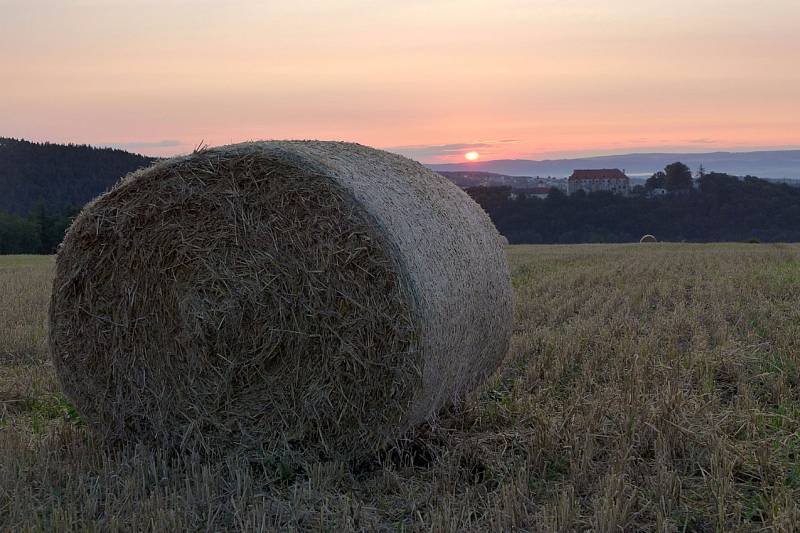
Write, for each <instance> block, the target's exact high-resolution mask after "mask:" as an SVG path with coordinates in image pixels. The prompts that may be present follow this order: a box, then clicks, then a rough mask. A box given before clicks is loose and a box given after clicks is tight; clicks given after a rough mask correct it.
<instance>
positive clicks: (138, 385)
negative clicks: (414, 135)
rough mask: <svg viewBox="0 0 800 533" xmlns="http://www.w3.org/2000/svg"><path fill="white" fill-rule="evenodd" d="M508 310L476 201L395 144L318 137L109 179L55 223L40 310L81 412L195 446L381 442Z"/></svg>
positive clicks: (466, 364) (442, 391) (476, 377)
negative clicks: (51, 276) (390, 148)
mask: <svg viewBox="0 0 800 533" xmlns="http://www.w3.org/2000/svg"><path fill="white" fill-rule="evenodd" d="M511 327H512V292H511V286H510V280H509V273H508V267H507V264H506V260H505V257H504V253H503V250H502V245H501V239H500V237H499V235H498V234H497V232H496V230H495V229H494V227H493V226H492V224H491V222H490V221H489V219H488V217H487V216H486V214H485V213H484V212H483V211H482V210H481V209H480V207H478V206H477V204H475V203H474V202H473V201H472V200H471V199H470V198H469V197H468V196H467V195H466V194H465V193H464V192H463V191H461V190H460V189H458V188H457V187H455V186H454V185H453V184H451V183H450V182H449V181H447V180H446V179H445V178H443V177H441V176H439V175H438V174H436V173H434V172H431V171H429V170H428V169H426V168H424V167H423V166H422V165H419V164H418V163H415V162H413V161H411V160H409V159H406V158H403V157H400V156H397V155H394V154H390V153H387V152H382V151H379V150H375V149H372V148H368V147H365V146H361V145H357V144H349V143H338V142H321V141H269V142H255V143H243V144H238V145H232V146H227V147H221V148H214V149H208V150H203V151H200V152H196V153H194V154H192V155H190V156H186V157H180V158H175V159H171V160H167V161H163V162H159V163H157V164H155V165H154V166H152V167H150V168H148V169H145V170H142V171H139V172H136V173H133V174H131V175H129V176H127V177H126V178H124V179H123V180H122V181H121V182H120V183H119V184H118V185H117V186H116V187H115V188H114V189H112V190H111V191H110V192H108V193H106V194H105V195H103V196H101V197H99V198H98V199H96V200H95V201H93V202H92V203H90V204H89V205H87V206H86V207H85V208H84V210H83V211H82V212H81V214H80V215H79V216H78V218H77V219H76V220H75V222H74V223H73V225H72V227H71V228H70V230H69V231H68V233H67V236H66V238H65V240H64V243H63V244H62V246H61V248H60V250H59V253H58V257H57V271H56V279H55V281H54V287H53V296H52V302H51V307H50V345H51V350H52V355H53V359H54V363H55V366H56V370H57V373H58V375H59V378H60V380H61V382H62V384H63V387H64V389H65V392H66V393H67V395H68V396H69V397H70V399H71V400H72V401H73V402H74V403H75V405H76V407H77V408H78V410H79V411H80V412H81V414H82V415H83V416H84V418H85V419H86V420H87V421H88V422H89V424H90V425H91V426H92V427H93V428H95V429H96V430H97V431H98V432H99V433H100V434H102V435H103V436H105V437H107V438H110V439H114V440H116V439H122V440H137V441H149V442H156V443H158V444H161V445H165V446H177V447H191V448H200V449H203V450H207V451H216V450H223V449H229V448H232V447H234V448H238V447H244V448H249V449H267V450H272V449H275V448H279V447H280V448H287V447H293V448H298V447H300V448H303V449H308V448H313V449H319V450H321V451H323V452H325V453H328V454H331V455H354V454H358V453H360V452H363V451H368V450H372V449H375V448H377V447H380V446H382V445H383V444H385V443H386V442H387V441H389V440H391V439H393V438H396V437H399V436H401V435H402V434H403V433H404V432H405V431H407V430H408V429H409V428H411V427H413V426H415V425H417V424H419V423H421V422H423V421H426V420H430V419H431V418H432V417H435V415H436V413H437V412H438V411H439V410H440V409H441V408H442V407H443V406H445V405H446V404H448V403H450V402H452V401H454V400H457V399H458V398H459V397H461V396H463V395H464V394H466V393H469V392H470V391H472V390H474V389H475V388H476V387H477V386H478V385H479V384H480V383H481V382H482V381H483V380H484V379H485V378H486V377H487V376H488V375H489V374H491V373H492V372H493V371H494V370H495V369H496V368H497V366H498V364H499V363H500V361H501V359H502V357H503V355H504V353H505V351H506V348H507V345H508V341H509V337H510V334H511Z"/></svg>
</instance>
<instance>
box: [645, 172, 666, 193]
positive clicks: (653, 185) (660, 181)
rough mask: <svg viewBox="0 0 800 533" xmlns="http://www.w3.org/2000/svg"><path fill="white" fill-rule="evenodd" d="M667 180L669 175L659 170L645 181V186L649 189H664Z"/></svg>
mask: <svg viewBox="0 0 800 533" xmlns="http://www.w3.org/2000/svg"><path fill="white" fill-rule="evenodd" d="M666 181H667V175H666V174H664V172H663V171H661V170H659V171H658V172H656V173H655V174H653V175H652V176H650V177H649V178H647V181H645V182H644V186H645V188H646V189H647V190H653V189H663V188H664V187H665V184H666Z"/></svg>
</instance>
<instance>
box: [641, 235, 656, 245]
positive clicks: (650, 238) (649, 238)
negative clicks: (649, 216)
mask: <svg viewBox="0 0 800 533" xmlns="http://www.w3.org/2000/svg"><path fill="white" fill-rule="evenodd" d="M639 242H641V243H647V242H658V240H657V239H656V238H655V237H653V236H652V235H650V234H649V233H648V234H647V235H642V238H641V239H639Z"/></svg>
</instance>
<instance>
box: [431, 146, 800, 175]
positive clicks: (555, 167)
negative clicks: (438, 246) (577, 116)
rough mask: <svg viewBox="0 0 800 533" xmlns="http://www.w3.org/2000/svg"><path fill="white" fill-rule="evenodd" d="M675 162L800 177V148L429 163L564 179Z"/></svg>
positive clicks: (642, 171)
mask: <svg viewBox="0 0 800 533" xmlns="http://www.w3.org/2000/svg"><path fill="white" fill-rule="evenodd" d="M675 161H681V162H682V163H685V164H686V165H689V167H690V168H691V169H693V170H697V169H698V168H699V167H700V165H702V166H703V167H704V168H705V169H706V170H707V171H715V172H725V173H728V174H734V175H738V176H744V175H748V174H749V175H753V176H758V177H760V178H772V179H800V150H773V151H760V152H710V153H703V154H690V153H650V154H623V155H607V156H598V157H581V158H575V159H549V160H543V161H535V160H529V159H498V160H494V161H480V162H474V163H450V164H442V165H428V166H429V167H430V168H432V169H434V170H437V171H447V172H470V171H472V172H494V173H498V174H505V175H511V176H553V177H560V178H564V177H567V176H569V175H570V174H571V173H572V171H573V170H574V169H576V168H619V169H624V170H625V172H626V173H627V174H628V175H629V176H637V175H638V176H649V175H651V174H653V172H656V171H657V170H661V169H663V168H664V167H665V166H666V165H668V164H670V163H673V162H675Z"/></svg>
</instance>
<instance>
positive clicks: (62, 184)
mask: <svg viewBox="0 0 800 533" xmlns="http://www.w3.org/2000/svg"><path fill="white" fill-rule="evenodd" d="M153 161H154V159H153V158H152V157H146V156H143V155H138V154H132V153H130V152H126V151H124V150H117V149H111V148H93V147H91V146H86V145H75V144H68V145H63V144H51V143H32V142H28V141H24V140H18V139H9V138H4V137H0V211H4V212H6V213H14V214H18V215H24V214H27V213H29V212H30V211H31V210H32V209H33V208H34V207H37V206H38V205H43V206H44V207H45V208H46V209H47V211H49V212H60V211H63V210H64V209H66V208H68V207H80V206H82V205H83V204H85V203H86V202H88V201H89V200H91V199H92V198H94V197H95V196H97V195H98V194H100V193H102V192H104V191H106V190H107V189H108V188H110V187H111V186H112V185H113V184H114V183H116V182H117V180H119V179H120V178H121V177H122V176H124V175H125V174H127V173H129V172H131V171H133V170H136V169H137V168H141V167H144V166H147V165H150V164H151V163H152V162H153Z"/></svg>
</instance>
